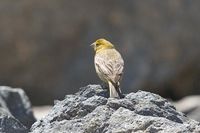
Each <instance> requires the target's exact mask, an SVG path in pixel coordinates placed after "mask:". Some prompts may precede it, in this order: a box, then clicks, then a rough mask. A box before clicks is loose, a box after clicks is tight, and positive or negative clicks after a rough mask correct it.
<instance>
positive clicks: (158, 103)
mask: <svg viewBox="0 0 200 133" xmlns="http://www.w3.org/2000/svg"><path fill="white" fill-rule="evenodd" d="M107 96H108V93H107V91H106V90H103V89H101V86H99V85H88V86H86V87H83V88H81V89H80V91H79V92H78V93H76V94H74V95H67V96H66V97H65V99H64V100H62V101H56V103H55V105H54V107H53V108H52V110H51V111H50V112H49V114H48V115H47V116H45V117H44V118H42V119H41V120H38V121H37V122H35V123H34V124H33V126H32V127H31V132H32V133H132V132H134V133H135V132H136V133H143V132H150V133H157V132H158V133H168V132H172V133H178V132H183V133H192V132H200V123H199V122H197V121H195V120H191V119H189V118H187V117H186V116H185V115H184V114H182V113H181V112H178V111H176V109H175V107H174V106H172V105H171V104H170V103H169V102H168V101H167V100H166V99H164V98H162V97H160V96H159V95H156V94H153V93H150V92H145V91H138V92H136V93H130V94H128V95H126V96H125V98H123V99H113V98H107Z"/></svg>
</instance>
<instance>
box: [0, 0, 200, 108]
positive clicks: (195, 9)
mask: <svg viewBox="0 0 200 133" xmlns="http://www.w3.org/2000/svg"><path fill="white" fill-rule="evenodd" d="M199 5H200V1H188V0H168V1H159V0H150V1H148V0H146V1H140V0H137V1H136V0H126V1H122V0H110V1H107V0H101V1H94V0H84V1H78V0H73V1H72V0H59V1H55V0H43V1H41V0H28V1H27V0H18V1H13V0H1V1H0V85H8V86H12V87H21V88H23V89H25V91H26V93H27V95H28V96H29V97H30V100H31V101H32V103H33V104H34V105H43V104H52V103H53V99H61V98H63V97H64V95H66V94H71V93H74V92H76V91H77V90H78V88H80V87H81V86H85V85H87V84H93V83H101V81H100V80H99V79H98V77H97V76H96V73H95V70H94V65H93V54H94V53H93V51H92V49H91V48H90V47H89V45H90V44H91V43H92V42H94V41H95V40H96V39H97V38H102V37H103V38H106V39H108V40H110V41H111V42H113V43H114V44H115V45H116V47H117V48H118V50H119V51H120V52H121V54H122V55H123V57H124V60H125V74H124V77H123V81H122V90H123V92H125V93H127V92H131V91H136V90H137V89H143V90H147V91H151V92H154V93H158V94H160V95H161V96H163V97H167V98H171V99H173V100H178V99H180V98H182V97H184V96H186V95H194V94H195V95H196V94H200V59H199V58H200V37H199V34H200V25H199V24H200V14H199V12H200V8H199Z"/></svg>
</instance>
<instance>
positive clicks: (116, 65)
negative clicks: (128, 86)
mask: <svg viewBox="0 0 200 133" xmlns="http://www.w3.org/2000/svg"><path fill="white" fill-rule="evenodd" d="M91 46H92V47H93V48H94V51H95V57H94V65H95V69H96V72H97V74H98V76H99V78H100V79H101V80H102V81H104V82H105V83H107V84H108V86H109V92H110V97H112V98H120V97H121V96H122V95H121V90H120V88H119V85H120V83H119V82H120V80H121V78H122V74H123V68H124V61H123V59H122V57H121V55H120V53H119V52H118V51H117V50H116V49H115V47H114V45H113V44H112V43H111V42H109V41H107V40H105V39H98V40H96V41H95V42H94V43H93V44H92V45H91Z"/></svg>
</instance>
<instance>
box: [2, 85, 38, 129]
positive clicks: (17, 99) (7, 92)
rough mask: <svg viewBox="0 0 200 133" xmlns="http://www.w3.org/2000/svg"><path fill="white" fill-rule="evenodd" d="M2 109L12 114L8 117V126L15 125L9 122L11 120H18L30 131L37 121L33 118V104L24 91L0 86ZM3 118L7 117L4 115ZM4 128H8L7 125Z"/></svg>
mask: <svg viewBox="0 0 200 133" xmlns="http://www.w3.org/2000/svg"><path fill="white" fill-rule="evenodd" d="M0 107H1V108H2V109H3V110H5V111H6V112H7V113H8V114H10V115H9V116H7V115H6V121H7V122H6V123H8V124H11V123H14V122H9V120H12V121H13V119H16V121H17V122H18V123H21V125H24V126H25V127H27V128H28V129H29V128H30V127H31V125H32V124H33V123H34V122H35V120H36V119H35V118H34V116H33V112H32V109H31V103H30V101H29V99H28V97H27V95H26V94H25V92H24V91H23V90H22V89H19V88H10V87H7V86H0ZM3 116H5V115H4V114H3ZM7 117H8V118H7ZM2 125H3V124H2ZM11 125H12V124H11ZM19 125H20V124H19ZM4 126H5V127H6V125H4ZM16 127H17V126H16ZM6 128H8V127H6Z"/></svg>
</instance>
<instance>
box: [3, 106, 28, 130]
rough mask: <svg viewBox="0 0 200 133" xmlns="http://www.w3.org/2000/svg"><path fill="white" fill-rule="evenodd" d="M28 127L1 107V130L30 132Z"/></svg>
mask: <svg viewBox="0 0 200 133" xmlns="http://www.w3.org/2000/svg"><path fill="white" fill-rule="evenodd" d="M28 131H29V130H28V129H27V128H26V127H25V126H24V125H23V124H21V122H19V121H18V120H17V119H15V118H14V117H13V116H12V115H11V114H10V112H8V111H7V110H6V109H4V108H2V107H0V132H1V133H28Z"/></svg>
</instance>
